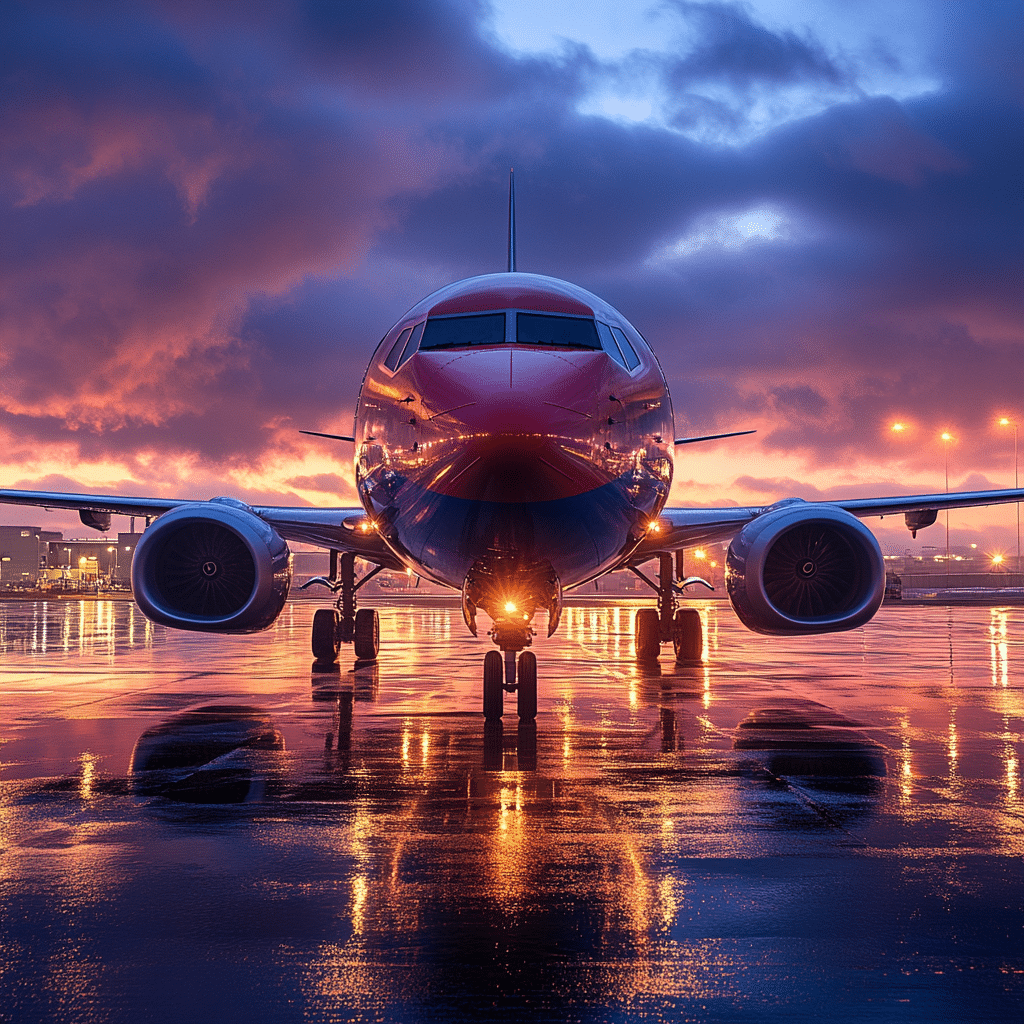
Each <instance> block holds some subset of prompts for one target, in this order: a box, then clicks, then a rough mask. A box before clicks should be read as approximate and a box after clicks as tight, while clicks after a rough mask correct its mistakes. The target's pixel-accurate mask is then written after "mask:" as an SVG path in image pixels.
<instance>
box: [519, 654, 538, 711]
mask: <svg viewBox="0 0 1024 1024" xmlns="http://www.w3.org/2000/svg"><path fill="white" fill-rule="evenodd" d="M516 680H517V686H518V689H517V690H516V710H517V711H518V712H519V721H520V722H532V721H533V720H534V719H535V718H536V717H537V655H536V654H534V653H533V651H523V653H522V654H520V655H519V669H518V671H517V672H516Z"/></svg>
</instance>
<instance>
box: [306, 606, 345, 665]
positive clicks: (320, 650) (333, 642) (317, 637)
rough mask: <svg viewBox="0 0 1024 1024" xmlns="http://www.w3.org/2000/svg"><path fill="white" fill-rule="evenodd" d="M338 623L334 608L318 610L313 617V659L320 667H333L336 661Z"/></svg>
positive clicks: (338, 642) (338, 644) (338, 643)
mask: <svg viewBox="0 0 1024 1024" xmlns="http://www.w3.org/2000/svg"><path fill="white" fill-rule="evenodd" d="M338 622H339V617H338V613H337V611H336V610H335V609H334V608H319V609H317V611H316V613H315V614H314V615H313V638H312V639H313V657H314V658H316V660H317V661H318V662H319V663H320V664H321V665H333V664H334V663H335V662H336V661H337V660H338V649H339V647H340V641H339V631H338Z"/></svg>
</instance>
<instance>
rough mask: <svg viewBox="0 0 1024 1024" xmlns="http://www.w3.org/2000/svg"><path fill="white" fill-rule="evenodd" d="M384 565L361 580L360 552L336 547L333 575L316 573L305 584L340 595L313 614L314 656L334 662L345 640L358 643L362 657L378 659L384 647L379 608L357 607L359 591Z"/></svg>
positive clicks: (358, 658)
mask: <svg viewBox="0 0 1024 1024" xmlns="http://www.w3.org/2000/svg"><path fill="white" fill-rule="evenodd" d="M339 555H340V559H339ZM339 562H340V564H339ZM383 568H384V566H382V565H378V566H376V567H375V568H373V569H371V570H370V571H369V572H368V573H367V574H366V575H365V576H363V578H362V579H360V580H357V579H356V556H355V555H354V554H353V553H352V552H351V551H345V552H340V551H335V550H333V549H332V550H331V574H330V576H314V577H313V579H311V580H307V581H306V582H305V583H304V584H303V585H302V588H301V589H302V590H305V589H306V587H311V586H313V584H319V585H320V586H322V587H327V589H328V590H330V591H331V593H333V594H337V595H338V600H337V602H336V604H335V607H334V608H321V609H319V610H318V611H317V612H316V614H315V615H314V616H313V637H312V640H313V657H314V658H316V660H317V661H318V662H320V663H321V664H327V665H333V664H334V663H335V662H336V661H337V660H338V652H339V650H340V649H341V645H342V644H343V643H344V644H353V645H354V647H355V654H356V659H357V660H358V661H376V659H377V654H378V652H379V651H380V619H379V618H378V616H377V609H376V608H360V609H359V610H358V611H357V610H356V591H357V590H358V589H359V588H360V587H361V586H362V585H363V584H364V583H367V582H369V581H370V580H371V579H373V577H374V576H376V575H377V573H379V572H380V571H381V570H382V569H383Z"/></svg>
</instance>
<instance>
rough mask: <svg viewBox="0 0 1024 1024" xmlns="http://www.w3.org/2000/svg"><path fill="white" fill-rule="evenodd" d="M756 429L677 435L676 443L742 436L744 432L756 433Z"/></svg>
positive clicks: (691, 442)
mask: <svg viewBox="0 0 1024 1024" xmlns="http://www.w3.org/2000/svg"><path fill="white" fill-rule="evenodd" d="M756 433H757V431H756V430H733V431H731V432H730V433H728V434H704V435H703V436H702V437H677V438H676V440H675V443H676V444H693V443H694V441H717V440H718V439H719V438H722V437H742V436H743V435H744V434H756Z"/></svg>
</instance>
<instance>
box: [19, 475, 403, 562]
mask: <svg viewBox="0 0 1024 1024" xmlns="http://www.w3.org/2000/svg"><path fill="white" fill-rule="evenodd" d="M0 504H7V505H30V506H34V507H36V508H45V509H54V508H61V509H76V510H77V511H78V513H79V516H80V517H81V519H82V522H83V523H85V525H86V526H89V527H91V528H93V529H100V530H101V532H106V530H104V529H103V525H102V517H103V516H104V515H107V516H109V515H111V514H113V515H121V516H145V517H147V518H154V517H156V516H159V515H163V513H164V512H169V511H170V510H171V509H174V508H178V507H180V506H181V505H195V504H202V502H197V501H195V500H193V499H189V498H132V497H121V496H119V495H114V494H65V493H59V492H55V491H10V490H3V489H0ZM252 511H253V512H254V513H255V514H256V515H257V516H259V517H260V519H262V520H264V522H267V523H269V524H270V525H271V526H273V527H274V529H275V530H276V531H277V532H278V533H279V534H280V535H281V536H282V537H284V539H285V540H290V541H298V542H301V543H305V544H315V545H317V546H319V547H323V548H334V549H335V550H337V551H352V552H354V553H355V554H357V555H359V556H360V557H361V558H365V559H367V560H368V561H371V562H376V563H377V564H379V565H384V566H386V567H387V568H394V569H401V568H404V567H403V566H402V565H400V564H399V563H398V561H397V559H395V557H394V556H393V555H392V554H391V553H390V552H389V551H388V550H387V548H386V547H385V546H384V543H383V541H382V540H381V538H380V535H379V534H378V533H377V532H376V531H375V530H373V529H370V528H368V526H369V521H368V520H367V518H366V512H365V511H364V510H363V509H362V508H309V507H300V506H296V507H291V506H286V505H282V506H275V505H267V506H254V507H252ZM90 513H93V514H94V516H93V517H90ZM96 516H98V517H99V518H96ZM106 525H108V526H109V523H107V524H106Z"/></svg>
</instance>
